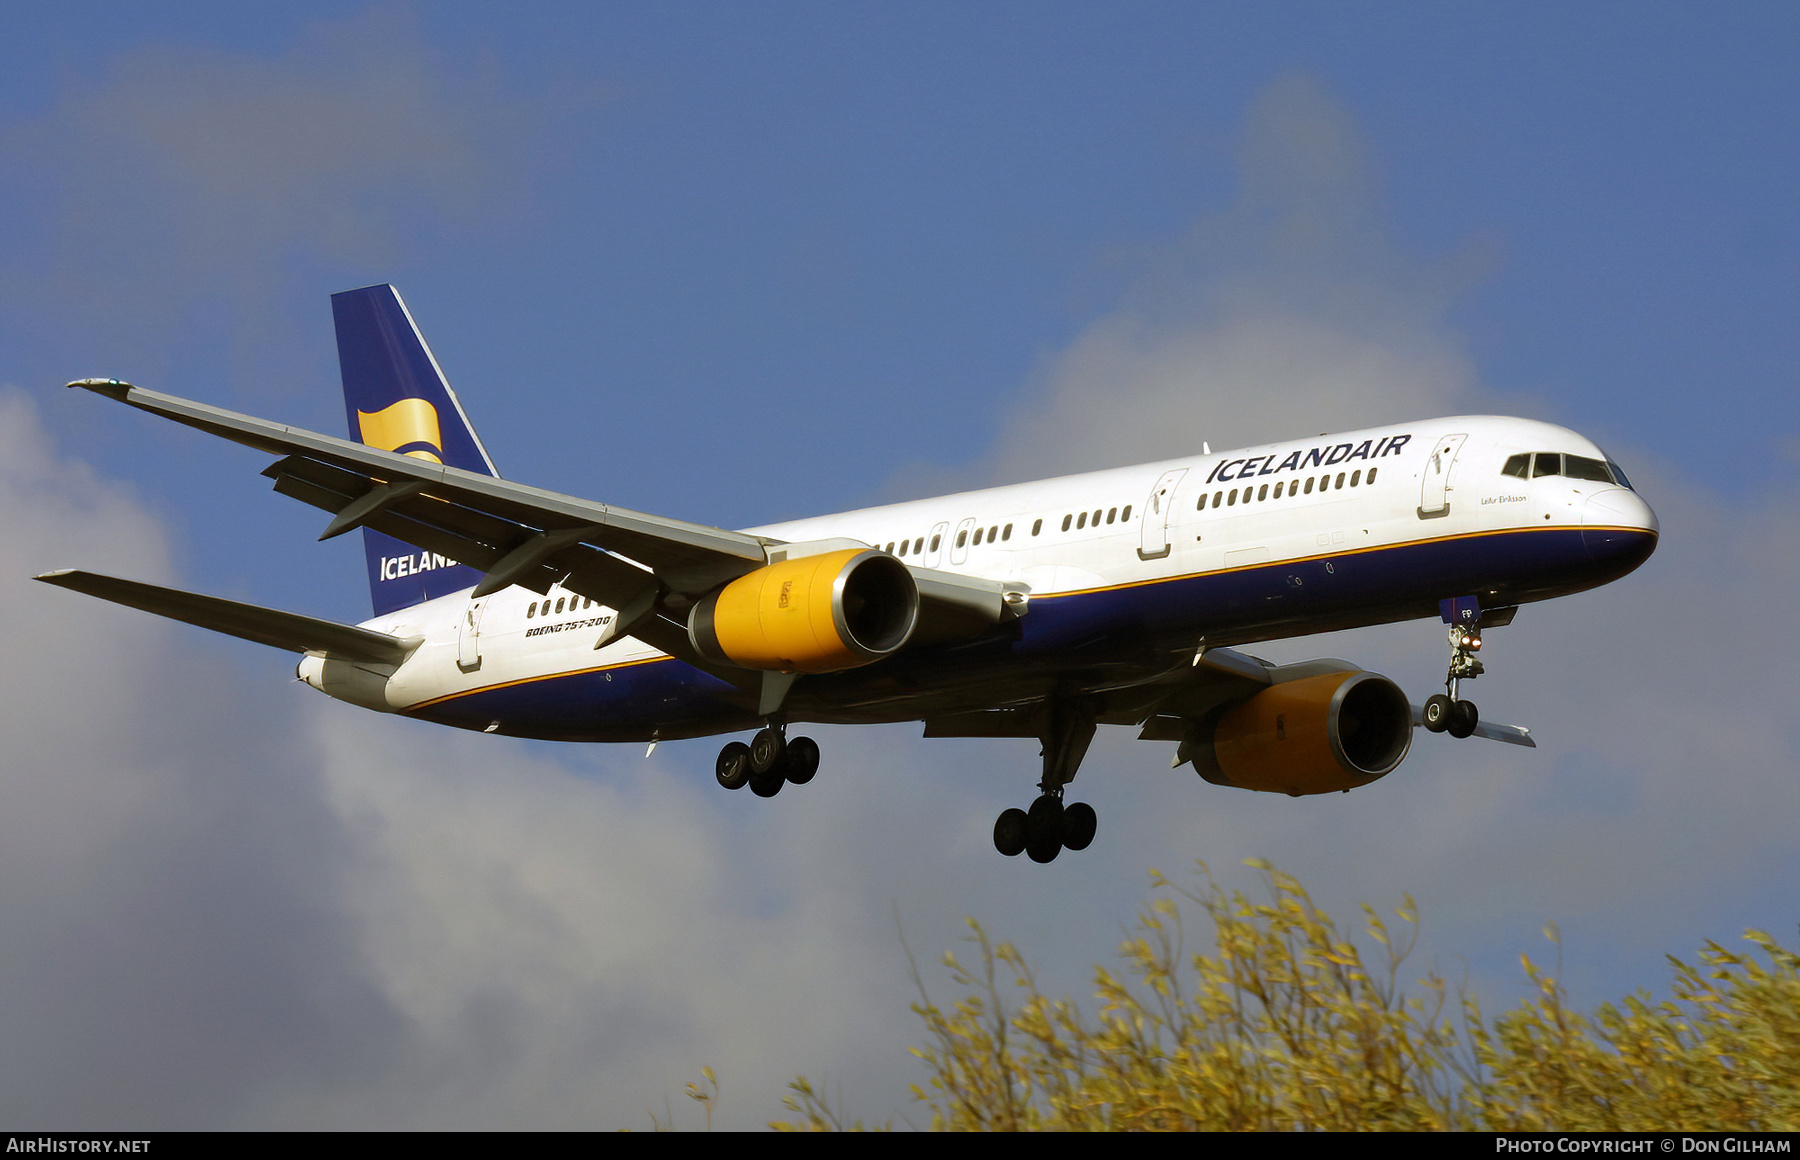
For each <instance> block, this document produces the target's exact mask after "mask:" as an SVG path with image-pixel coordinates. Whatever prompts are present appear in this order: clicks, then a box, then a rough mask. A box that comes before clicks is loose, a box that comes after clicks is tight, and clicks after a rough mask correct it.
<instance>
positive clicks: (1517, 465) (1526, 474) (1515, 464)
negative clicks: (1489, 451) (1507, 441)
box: [1500, 453, 1531, 479]
mask: <svg viewBox="0 0 1800 1160" xmlns="http://www.w3.org/2000/svg"><path fill="white" fill-rule="evenodd" d="M1500 474H1501V475H1511V476H1516V477H1517V478H1519V479H1529V478H1531V455H1530V454H1529V453H1526V454H1523V455H1515V456H1513V457H1512V458H1511V459H1508V460H1507V461H1506V466H1505V467H1503V468H1501V469H1500Z"/></svg>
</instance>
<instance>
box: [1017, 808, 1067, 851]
mask: <svg viewBox="0 0 1800 1160" xmlns="http://www.w3.org/2000/svg"><path fill="white" fill-rule="evenodd" d="M1026 818H1027V821H1026V827H1025V853H1026V854H1027V855H1029V856H1030V858H1031V860H1032V861H1033V862H1054V861H1056V856H1057V855H1058V854H1060V853H1061V852H1062V847H1063V825H1062V823H1063V804H1062V800H1061V799H1060V798H1055V797H1052V796H1051V795H1049V794H1045V795H1043V796H1042V797H1040V798H1038V800H1036V801H1034V802H1032V803H1031V812H1030V814H1028V815H1026Z"/></svg>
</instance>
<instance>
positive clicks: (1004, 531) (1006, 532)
mask: <svg viewBox="0 0 1800 1160" xmlns="http://www.w3.org/2000/svg"><path fill="white" fill-rule="evenodd" d="M993 538H994V537H993V536H992V535H989V536H988V539H990V540H991V539H993ZM1000 539H1001V540H1002V541H1003V542H1004V541H1006V540H1010V539H1012V525H1011V524H1007V525H1006V526H1005V527H1004V528H1001V529H1000Z"/></svg>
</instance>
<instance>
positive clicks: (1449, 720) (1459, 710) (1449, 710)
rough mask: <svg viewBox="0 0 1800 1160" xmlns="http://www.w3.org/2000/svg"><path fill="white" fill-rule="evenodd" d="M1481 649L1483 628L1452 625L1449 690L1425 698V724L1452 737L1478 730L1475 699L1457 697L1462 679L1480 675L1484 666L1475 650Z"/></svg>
mask: <svg viewBox="0 0 1800 1160" xmlns="http://www.w3.org/2000/svg"><path fill="white" fill-rule="evenodd" d="M1480 651H1481V629H1479V628H1475V627H1467V626H1464V625H1460V624H1453V625H1451V626H1450V673H1449V675H1448V676H1447V677H1445V678H1444V688H1445V690H1446V693H1447V695H1446V693H1438V694H1437V695H1435V696H1433V697H1431V698H1429V699H1428V700H1427V701H1426V702H1425V709H1424V713H1423V717H1424V723H1425V728H1427V729H1429V730H1430V731H1431V732H1433V733H1448V734H1450V736H1452V737H1468V736H1469V735H1470V734H1472V733H1474V732H1475V726H1476V725H1477V724H1479V723H1480V721H1481V715H1480V713H1478V712H1477V711H1476V709H1475V702H1473V701H1463V700H1458V699H1457V692H1458V686H1459V685H1460V683H1461V682H1463V681H1472V680H1474V679H1475V678H1476V677H1479V676H1480V675H1481V674H1482V672H1483V671H1484V668H1483V666H1482V663H1481V661H1480V660H1479V659H1477V658H1476V656H1475V654H1476V653H1478V652H1480Z"/></svg>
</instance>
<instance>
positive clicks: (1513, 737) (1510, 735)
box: [1412, 705, 1537, 749]
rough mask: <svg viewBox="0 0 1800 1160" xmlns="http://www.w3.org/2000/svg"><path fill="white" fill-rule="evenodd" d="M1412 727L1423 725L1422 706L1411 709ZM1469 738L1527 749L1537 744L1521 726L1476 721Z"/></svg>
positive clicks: (1527, 730) (1423, 714)
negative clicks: (1483, 739)
mask: <svg viewBox="0 0 1800 1160" xmlns="http://www.w3.org/2000/svg"><path fill="white" fill-rule="evenodd" d="M1412 717H1413V724H1414V725H1423V724H1425V710H1424V708H1423V707H1422V706H1419V705H1414V706H1413V707H1412ZM1470 736H1471V737H1485V738H1487V739H1488V740H1489V741H1504V742H1506V743H1507V744H1508V745H1523V746H1524V747H1525V748H1527V749H1536V748H1537V742H1535V741H1533V740H1532V739H1531V730H1529V729H1527V728H1526V727H1525V726H1523V725H1501V724H1499V723H1498V722H1493V721H1478V722H1476V724H1475V732H1474V733H1472V734H1470Z"/></svg>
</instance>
